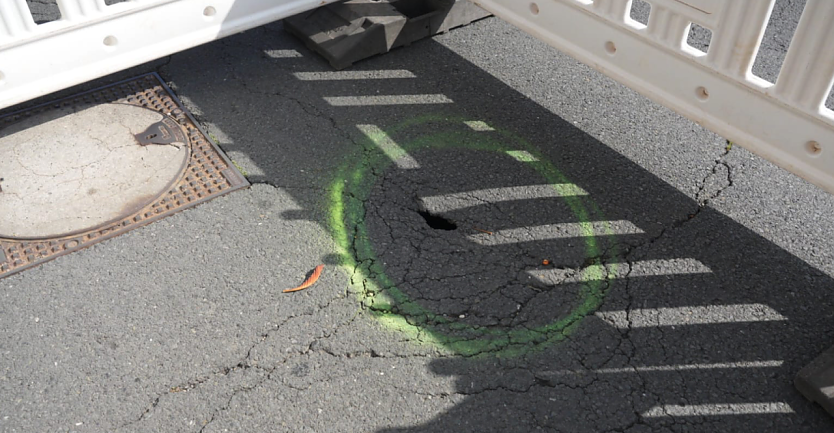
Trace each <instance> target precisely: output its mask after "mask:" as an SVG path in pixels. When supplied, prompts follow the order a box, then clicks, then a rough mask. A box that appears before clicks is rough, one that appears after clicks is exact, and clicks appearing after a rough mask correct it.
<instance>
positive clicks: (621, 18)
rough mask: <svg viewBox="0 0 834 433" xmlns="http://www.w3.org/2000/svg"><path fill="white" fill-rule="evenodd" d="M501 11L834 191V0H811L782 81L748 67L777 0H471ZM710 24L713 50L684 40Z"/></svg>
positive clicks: (614, 75)
mask: <svg viewBox="0 0 834 433" xmlns="http://www.w3.org/2000/svg"><path fill="white" fill-rule="evenodd" d="M473 1H474V2H475V3H476V4H478V5H479V6H481V7H483V8H485V9H487V10H488V11H490V12H492V13H493V14H495V15H496V16H499V17H501V18H503V19H505V20H506V21H508V22H510V23H512V24H514V25H516V26H518V27H519V28H521V29H522V30H524V31H526V32H527V33H529V34H531V35H533V36H535V37H537V38H539V39H541V40H543V41H545V42H547V43H549V44H550V45H552V46H554V47H556V48H558V49H560V50H562V51H564V52H566V53H567V54H570V55H571V56H573V57H575V58H577V59H578V60H580V61H582V62H584V63H586V64H588V65H590V66H592V67H593V68H594V69H596V70H598V71H600V72H602V73H604V74H606V75H608V76H610V77H612V78H614V79H616V80H618V81H620V82H621V83H623V84H625V85H627V86H629V87H631V88H633V89H635V90H637V91H638V92H640V93H641V94H643V95H645V96H647V97H649V98H651V99H653V100H654V101H656V102H658V103H660V104H663V105H665V106H667V107H669V108H671V109H673V110H675V111H677V112H678V113H681V114H682V115H684V116H686V117H688V118H689V119H691V120H693V121H695V122H696V123H699V124H701V125H703V126H705V127H707V128H709V129H711V130H713V131H715V132H716V133H718V134H720V135H722V136H724V137H726V138H728V139H730V140H732V141H733V142H735V143H738V144H740V145H742V146H744V147H746V148H747V149H749V150H751V151H753V152H755V153H757V154H759V155H761V156H763V157H765V158H767V159H769V160H770V161H773V162H775V163H776V164H778V165H780V166H781V167H783V168H785V169H787V170H789V171H791V172H793V173H795V174H797V175H799V176H802V177H803V178H805V179H807V180H808V181H810V182H812V183H814V184H816V185H818V186H820V187H822V188H824V189H826V190H827V191H829V192H832V193H834V111H832V110H830V109H828V108H826V107H825V106H824V104H825V100H826V98H827V96H828V94H829V92H830V91H831V87H832V84H834V1H832V0H807V3H806V5H805V10H804V12H803V14H802V17H801V19H800V21H799V25H798V26H797V29H796V33H795V34H794V37H793V40H792V42H791V44H790V47H789V49H788V53H787V56H786V58H785V62H784V64H783V66H782V69H781V72H780V74H779V76H778V78H777V80H776V82H775V83H771V82H769V81H766V80H764V79H762V78H760V77H757V76H755V75H753V73H752V72H751V69H752V66H753V62H754V60H755V58H756V54H757V52H758V49H759V46H760V44H761V40H762V37H763V35H764V30H765V27H766V26H767V23H768V19H769V18H770V13H771V11H772V9H773V4H774V0H732V1H730V0H724V1H720V0H645V1H646V2H647V3H649V4H650V5H651V13H650V15H649V20H648V25H644V24H641V23H639V22H637V21H635V20H633V19H632V18H631V16H630V12H631V7H632V2H631V0H523V1H519V0H473ZM693 24H694V25H698V26H701V27H704V28H706V29H709V30H710V31H711V32H712V39H711V41H710V44H709V49H708V51H707V53H704V52H702V51H700V50H697V49H695V48H692V47H690V46H689V45H688V44H687V43H686V38H687V34H688V33H689V30H690V27H691V26H692V25H693Z"/></svg>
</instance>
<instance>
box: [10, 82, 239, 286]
mask: <svg viewBox="0 0 834 433" xmlns="http://www.w3.org/2000/svg"><path fill="white" fill-rule="evenodd" d="M247 185H248V183H247V182H246V180H245V179H244V178H243V176H241V175H240V173H238V172H237V170H235V168H234V167H233V166H231V165H230V164H229V161H228V160H227V159H226V158H225V156H224V155H223V154H222V153H221V152H220V151H219V149H218V148H217V147H216V146H215V145H214V144H213V143H211V142H210V140H208V138H206V136H205V134H203V132H202V131H201V130H200V129H199V128H198V127H197V126H196V124H195V122H194V121H193V119H192V118H191V116H190V115H189V114H188V113H187V112H186V111H185V109H184V108H183V107H182V106H181V105H180V104H178V102H177V101H176V99H175V98H174V97H173V96H172V94H171V93H170V90H169V89H168V88H167V87H166V86H165V85H164V84H163V83H162V81H161V80H160V78H159V77H158V76H157V75H156V74H150V75H146V76H143V77H139V78H136V79H133V80H130V81H127V82H122V83H117V84H114V85H112V86H108V87H105V88H102V89H98V90H95V91H92V92H88V93H84V94H80V95H77V96H73V97H70V98H67V99H63V100H60V101H56V102H54V103H49V104H44V105H41V106H38V107H35V108H32V109H29V110H26V111H23V112H18V113H13V114H10V115H7V116H5V117H2V118H0V209H2V212H0V247H1V248H0V278H2V277H5V276H7V275H11V274H12V273H14V272H18V271H21V270H23V269H26V268H29V267H31V266H34V265H37V264H39V263H42V262H44V261H46V260H49V259H52V258H54V257H57V256H59V255H61V254H66V253H68V252H71V251H75V250H78V249H80V248H84V247H86V246H89V245H91V244H92V243H95V242H98V241H101V240H103V239H107V238H111V237H113V236H116V235H118V234H121V233H124V232H125V231H127V230H130V229H132V228H134V227H137V226H139V225H142V224H146V223H148V222H151V221H154V220H157V219H159V218H162V217H164V216H167V215H170V214H172V213H174V212H176V211H179V210H181V209H184V208H187V207H190V206H193V205H196V204H198V203H201V202H203V201H205V200H208V199H210V198H213V197H215V196H217V195H219V194H223V193H226V192H228V191H232V190H234V189H238V188H241V187H245V186H247Z"/></svg>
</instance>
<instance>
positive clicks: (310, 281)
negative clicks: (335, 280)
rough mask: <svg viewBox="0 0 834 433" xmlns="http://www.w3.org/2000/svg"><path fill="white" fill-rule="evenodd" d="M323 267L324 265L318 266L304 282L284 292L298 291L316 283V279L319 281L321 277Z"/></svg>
mask: <svg viewBox="0 0 834 433" xmlns="http://www.w3.org/2000/svg"><path fill="white" fill-rule="evenodd" d="M322 269H324V265H318V266H316V269H314V270H313V273H312V274H310V276H309V277H307V279H306V280H304V282H303V283H301V285H300V286H298V287H293V288H292V289H287V290H284V293H290V292H297V291H299V290H304V289H306V288H308V287H310V286H312V285H313V284H315V282H316V281H318V279H319V277H320V276H321V271H322Z"/></svg>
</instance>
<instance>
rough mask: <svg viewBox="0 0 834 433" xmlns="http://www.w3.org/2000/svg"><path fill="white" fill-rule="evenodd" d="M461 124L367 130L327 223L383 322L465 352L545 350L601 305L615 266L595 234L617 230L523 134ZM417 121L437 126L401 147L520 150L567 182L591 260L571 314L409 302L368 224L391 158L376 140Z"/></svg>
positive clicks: (362, 294) (438, 121)
mask: <svg viewBox="0 0 834 433" xmlns="http://www.w3.org/2000/svg"><path fill="white" fill-rule="evenodd" d="M462 124H464V123H463V121H462V120H459V119H446V118H441V117H436V116H425V117H420V118H416V119H411V120H409V121H407V122H404V123H402V124H400V125H398V126H397V127H394V128H391V129H389V130H387V131H385V132H384V134H369V135H368V139H369V140H371V142H370V143H368V144H369V146H366V147H367V150H368V151H367V152H365V153H364V154H362V155H361V158H360V157H357V158H354V159H352V160H349V161H347V162H345V163H344V164H343V165H342V167H341V169H340V170H339V173H338V175H337V176H336V178H335V180H334V181H333V183H332V185H331V188H330V191H331V192H330V196H329V202H330V212H329V226H330V230H331V232H332V236H333V239H334V240H335V242H336V244H337V252H338V255H339V258H340V263H341V265H342V266H344V267H345V268H346V269H347V270H348V272H349V273H352V277H351V284H352V285H353V287H354V289H355V291H356V292H357V296H358V298H359V301H360V302H361V303H362V305H364V306H365V307H367V308H368V309H369V310H370V311H371V312H372V314H373V315H374V316H375V317H376V318H377V319H378V320H379V322H380V323H382V324H384V325H385V326H387V327H389V328H391V329H394V330H397V331H400V332H402V333H404V334H405V335H406V336H407V337H408V338H410V339H412V340H416V341H420V342H423V343H427V344H432V345H436V346H441V347H443V348H446V349H448V350H451V351H453V352H455V353H457V354H459V355H463V356H485V355H490V354H491V355H493V356H500V357H512V356H519V355H523V354H527V353H531V352H534V351H538V350H541V349H544V348H546V347H549V346H551V345H553V344H555V343H558V342H559V341H562V340H564V338H565V337H566V336H568V335H569V334H570V333H571V332H573V331H574V330H575V329H576V328H577V326H579V323H580V321H581V320H582V319H583V318H584V317H586V316H588V315H591V314H593V313H594V312H595V311H596V310H597V309H598V308H599V306H600V305H601V304H602V301H603V299H604V297H605V294H606V290H607V287H608V281H609V280H610V279H611V278H614V277H615V276H616V275H617V265H616V264H613V265H605V264H603V263H601V261H600V259H599V256H600V253H601V248H600V245H599V240H598V238H597V236H598V235H602V236H606V237H609V236H612V235H613V231H612V230H611V227H610V225H608V224H607V223H599V222H598V223H596V224H592V223H591V222H590V221H605V218H603V217H602V214H601V212H600V210H599V209H598V207H597V206H596V205H595V204H594V203H593V202H592V201H591V200H590V199H589V198H588V197H587V196H585V195H583V194H576V192H577V190H578V191H581V192H582V193H585V192H584V191H583V190H582V189H581V188H579V187H576V186H575V185H573V184H572V183H571V182H570V181H569V180H568V179H567V178H566V177H565V176H564V175H563V174H562V173H561V172H560V171H559V170H557V169H556V167H555V166H553V164H551V163H550V162H549V161H547V160H546V159H545V158H544V157H543V156H542V155H541V153H539V152H538V151H537V150H536V149H535V148H534V147H533V146H532V145H530V144H529V143H527V142H526V141H525V140H523V139H521V138H520V137H518V136H516V135H514V134H511V133H508V132H506V131H500V130H499V131H497V132H498V134H490V135H488V136H486V135H482V134H477V133H476V132H474V131H473V130H471V129H470V130H468V131H467V130H465V129H464V128H460V125H462ZM415 127H419V128H420V129H421V130H425V129H429V130H432V131H435V132H434V133H432V134H431V135H428V136H421V137H420V138H417V139H414V140H410V141H408V140H398V142H400V146H401V148H402V149H403V152H406V153H408V154H411V155H414V154H415V153H416V152H418V151H421V150H428V149H468V150H479V151H488V152H501V153H505V154H508V155H511V156H514V157H516V159H518V160H521V159H519V158H518V157H517V156H515V155H519V154H523V155H527V156H526V159H525V160H523V162H525V163H529V164H530V165H531V166H532V167H533V168H534V169H535V170H536V171H537V172H538V173H539V175H541V176H542V177H544V178H545V179H546V180H547V181H548V183H550V184H554V185H561V186H560V188H567V191H562V190H560V191H559V192H560V193H565V194H561V195H562V199H563V200H565V202H566V203H567V204H568V207H569V208H570V209H571V212H572V213H573V214H574V216H575V217H576V219H577V220H578V221H580V227H581V231H582V235H583V238H582V239H583V241H584V243H585V254H586V256H587V257H588V258H589V264H588V266H586V267H585V268H583V269H582V270H581V272H580V274H579V279H580V280H581V281H582V283H583V285H584V287H583V288H582V290H581V291H580V295H579V299H578V305H577V306H576V307H575V308H574V309H573V310H572V311H571V312H570V313H568V314H567V315H566V316H564V317H559V318H557V319H556V320H555V321H553V322H551V323H549V324H546V325H542V326H538V327H535V328H527V327H520V328H518V329H506V328H496V327H477V326H472V325H467V324H465V323H462V322H455V321H453V320H450V319H449V318H447V317H444V316H441V315H438V314H435V313H432V312H431V311H429V310H427V309H426V308H425V307H423V306H422V305H420V304H419V303H417V302H415V301H412V300H411V299H410V298H409V297H408V295H406V294H405V293H403V292H402V291H401V290H400V289H399V288H397V287H396V284H394V282H393V281H391V280H390V278H389V277H388V276H387V275H386V274H385V270H384V269H383V267H382V266H381V265H380V264H379V261H378V260H377V258H376V253H375V252H374V247H373V245H372V243H371V241H370V238H369V235H368V230H367V227H366V226H365V224H364V220H365V211H366V208H365V203H366V201H367V200H368V197H369V196H370V193H371V190H372V188H373V187H374V184H375V182H376V180H377V178H376V176H377V175H378V174H379V173H383V172H384V171H385V170H387V169H388V168H389V167H390V165H391V164H392V161H391V159H390V158H389V157H388V156H387V155H386V154H385V152H383V151H382V150H380V149H379V147H378V145H379V143H375V142H374V140H378V139H382V138H383V137H384V138H385V139H389V140H391V139H393V138H391V137H397V136H398V135H400V134H403V133H406V132H409V130H410V129H412V128H415ZM412 132H413V131H412ZM520 149H521V150H520ZM513 152H514V153H513ZM519 152H522V153H519ZM567 185H573V187H570V186H567ZM574 187H575V188H574ZM585 194H587V193H585ZM594 225H596V226H597V227H599V226H600V225H602V227H603V228H602V230H600V232H599V233H598V232H596V231H595V230H594ZM600 239H601V238H600Z"/></svg>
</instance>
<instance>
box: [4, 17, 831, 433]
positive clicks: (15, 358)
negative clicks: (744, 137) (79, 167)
mask: <svg viewBox="0 0 834 433" xmlns="http://www.w3.org/2000/svg"><path fill="white" fill-rule="evenodd" d="M30 3H31V5H32V7H33V9H35V8H36V6H37V4H41V5H43V4H48V3H49V2H47V3H44V2H30ZM800 10H801V2H780V3H779V9H778V10H777V11H776V12H775V13H774V21H773V25H772V26H771V28H770V29H769V30H768V32H769V33H768V36H769V37H770V38H771V39H772V40H770V39H769V42H767V45H766V46H765V47H764V48H763V51H762V52H763V53H764V54H763V56H764V57H763V60H762V61H760V62H758V63H757V66H756V68H757V69H756V70H757V71H759V72H758V73H760V74H762V75H763V76H766V78H768V76H767V74H775V73H776V72H778V65H779V63H780V60H778V59H779V56H780V55H781V56H783V55H784V47H785V44H786V43H785V40H786V39H787V40H789V32H790V29H791V28H792V24H791V23H790V20H791V19H793V20H794V24H793V25H795V20H796V19H797V17H798V12H799V11H800ZM48 12H49V11H48V10H42V11H41V15H40V16H41V17H45V18H42V19H48V18H49V15H48ZM786 32H787V33H786ZM786 34H787V36H786ZM780 50H781V51H780ZM780 53H781V54H780ZM352 70H354V71H367V73H364V74H357V75H356V76H354V77H352V79H344V77H342V78H343V79H329V78H332V77H331V76H330V75H328V74H329V73H330V71H331V69H330V67H329V65H328V64H327V63H326V62H324V61H323V60H322V59H321V58H319V57H318V56H317V55H315V54H314V53H312V52H310V51H309V50H307V49H306V48H305V47H304V45H303V44H302V43H300V42H298V41H297V40H295V39H294V38H293V37H291V36H289V35H288V34H286V33H285V32H284V31H283V29H282V27H281V24H280V23H275V24H271V25H267V26H264V27H261V28H258V29H255V30H251V31H249V32H246V33H244V34H240V35H237V36H233V37H229V38H227V39H224V40H221V41H218V42H214V43H211V44H207V45H204V46H201V47H197V48H194V49H191V50H189V51H186V52H183V53H180V54H177V55H174V56H171V57H170V58H165V59H161V60H159V61H156V62H152V63H151V64H147V65H143V66H140V67H138V68H134V69H132V70H130V71H127V72H124V73H121V74H117V75H116V76H112V77H107V78H104V79H102V80H97V81H95V82H93V83H88V84H85V85H83V86H80V87H79V89H84V88H92V87H96V86H100V85H103V84H106V83H109V82H113V81H116V80H119V79H123V78H126V77H131V76H135V75H137V74H140V73H145V72H150V71H155V72H158V73H159V74H160V75H161V76H162V77H163V79H164V80H165V81H166V82H168V83H169V85H170V86H171V87H172V89H173V90H174V91H175V92H176V94H177V95H178V97H179V98H181V100H182V101H183V103H184V105H185V106H186V107H187V108H188V109H189V110H191V112H192V113H193V114H194V115H195V117H196V118H197V120H198V121H199V122H200V123H201V125H202V126H203V127H204V129H205V130H206V131H207V132H208V133H209V134H210V135H211V136H212V137H213V138H214V139H215V141H217V142H218V144H219V145H220V147H221V148H222V149H223V150H224V151H225V152H226V153H227V155H228V156H229V157H230V158H231V159H232V160H234V161H235V163H236V164H237V165H238V166H239V167H240V168H241V170H242V171H243V172H244V174H245V175H246V177H247V178H248V179H249V181H250V182H251V183H252V184H253V185H252V187H251V188H249V189H246V190H242V191H237V192H233V193H231V194H228V195H225V196H223V197H220V198H217V199H214V200H211V201H209V202H207V203H205V204H203V205H200V206H198V207H196V208H193V209H190V210H187V211H184V212H181V213H178V214H175V215H173V216H171V217H168V218H165V219H163V220H160V221H158V222H155V223H153V224H150V225H148V226H145V227H142V228H139V229H136V230H133V231H131V232H128V233H127V234H124V235H122V236H119V237H117V238H114V239H111V240H108V241H105V242H102V243H100V244H97V245H94V246H92V247H90V248H88V249H85V250H83V251H80V252H77V253H73V254H70V255H67V256H63V257H60V258H58V259H56V260H53V261H50V262H48V263H46V264H44V265H42V266H39V267H37V268H34V269H31V270H27V271H25V272H22V273H19V274H16V275H13V276H10V277H8V278H4V279H2V280H0V297H2V300H0V329H2V330H1V331H0V396H2V398H0V431H8V432H29V431H72V432H101V431H108V432H109V431H117V432H133V431H136V432H145V431H166V432H167V431H178V432H179V431H193V432H223V431H293V432H304V431H317V432H318V431H333V432H418V431H419V432H434V431H456V432H467V431H471V432H476V431H477V432H481V431H501V432H528V431H549V432H571V433H573V432H628V433H642V432H669V433H670V432H716V431H722V432H723V431H726V432H760V431H767V432H825V431H832V430H834V420H832V419H831V418H830V417H829V416H828V415H826V413H825V412H824V411H823V410H822V409H820V408H819V407H818V406H815V405H813V404H811V403H809V402H808V401H806V400H805V399H804V398H803V397H802V396H801V395H800V394H799V393H798V392H797V391H795V390H794V388H793V386H792V380H793V377H794V375H795V374H796V372H798V371H799V369H801V368H802V367H803V366H804V365H805V364H807V363H808V362H810V361H811V360H812V359H814V358H815V357H816V356H817V355H818V354H819V353H821V352H822V351H823V350H825V349H826V348H828V347H829V346H830V345H831V344H832V343H834V326H832V325H834V308H832V307H834V298H832V296H831V291H832V290H834V279H832V278H834V237H832V236H831V230H830V227H832V226H834V197H832V196H831V195H829V194H826V193H825V192H823V191H822V190H820V189H819V188H816V187H814V186H812V185H809V184H808V183H806V182H804V181H803V180H801V179H799V178H798V177H796V176H794V175H791V174H789V173H787V172H785V171H783V170H781V169H779V168H777V167H775V166H774V165H772V164H770V163H768V162H766V161H764V160H762V159H760V158H758V157H756V156H754V155H752V154H751V153H749V152H747V151H746V150H744V149H743V148H742V147H740V146H738V145H728V143H727V142H726V141H725V140H724V139H722V138H721V137H718V136H716V135H715V134H712V133H711V132H709V131H706V130H704V129H703V128H701V127H700V126H698V125H695V124H694V123H692V122H690V121H688V120H686V119H683V118H681V117H680V116H678V115H676V114H674V113H672V112H670V111H669V110H667V109H665V108H663V107H660V106H658V105H657V104H654V103H651V102H650V101H648V100H646V99H645V98H642V97H640V96H639V95H637V94H635V93H634V92H632V91H631V90H629V89H627V88H623V87H622V86H620V85H618V84H616V83H615V82H613V81H612V80H610V79H608V78H606V77H604V76H602V75H600V74H598V73H596V72H594V71H593V70H591V69H590V68H588V67H586V66H584V65H582V64H580V63H578V62H576V61H574V60H572V59H571V58H569V57H567V56H565V55H563V54H561V53H559V52H558V51H556V50H553V49H551V48H548V47H547V46H545V45H544V44H542V43H540V42H538V41H536V40H535V39H533V38H531V37H529V36H527V35H525V34H523V33H522V32H520V31H518V30H516V29H515V28H513V27H512V26H510V25H508V24H505V23H503V22H502V21H500V20H498V19H494V18H490V19H485V20H482V21H479V22H476V23H474V24H472V25H470V26H467V27H464V28H459V29H456V30H453V31H451V32H449V33H448V34H445V35H441V36H438V37H435V38H433V39H430V40H424V41H420V42H418V43H415V44H413V45H411V46H410V47H406V48H403V49H398V50H395V51H393V52H391V53H388V54H386V55H383V56H377V57H374V58H372V59H369V60H366V61H363V62H361V63H359V64H357V65H355V66H354V67H353V69H352ZM391 71H395V72H391ZM772 76H773V75H771V77H772ZM386 77H392V78H386ZM79 89H74V90H71V91H68V92H64V93H70V92H72V91H75V90H79ZM368 96H370V97H374V99H367V98H363V97H368ZM441 96H442V98H441ZM339 98H341V99H339ZM47 99H48V98H47ZM373 101H376V103H377V104H376V105H372V104H370V102H373ZM380 101H383V102H386V103H384V104H379V102H380ZM406 102H407V103H406ZM466 122H469V123H466ZM472 122H477V123H472ZM319 263H324V264H325V270H324V273H323V274H322V277H321V279H320V280H319V281H318V282H317V283H316V284H315V285H314V286H313V287H311V288H309V289H306V290H304V291H301V292H297V293H293V294H284V293H281V291H282V290H283V289H286V288H289V287H293V286H296V285H297V284H299V283H300V282H301V280H303V278H304V275H305V274H306V273H308V272H309V271H310V270H311V269H313V268H314V267H315V266H316V265H318V264H319Z"/></svg>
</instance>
